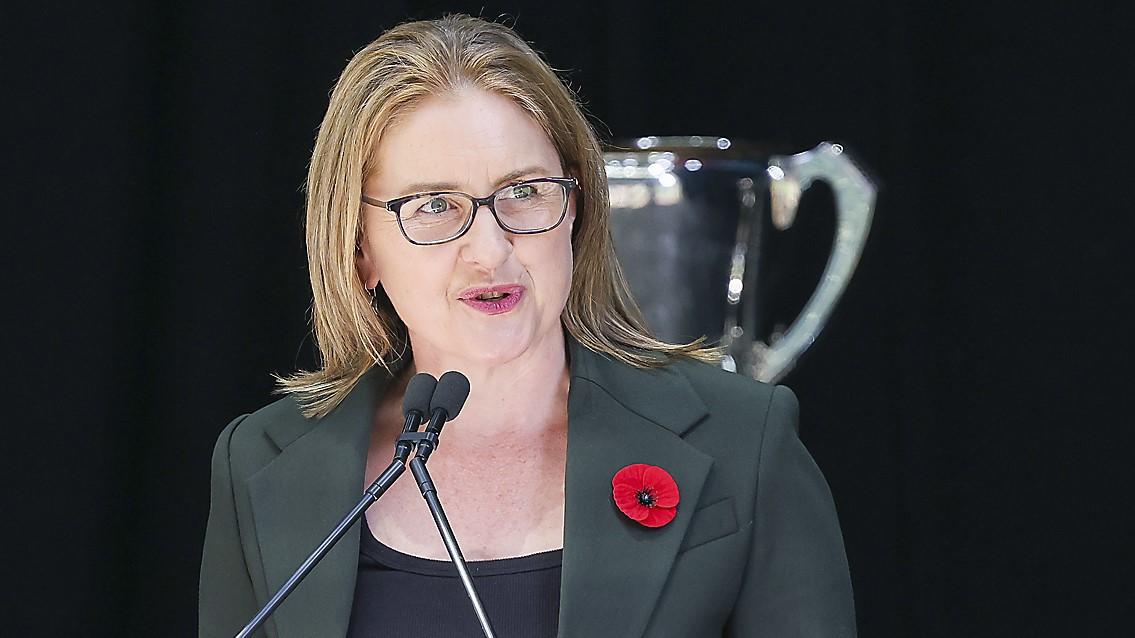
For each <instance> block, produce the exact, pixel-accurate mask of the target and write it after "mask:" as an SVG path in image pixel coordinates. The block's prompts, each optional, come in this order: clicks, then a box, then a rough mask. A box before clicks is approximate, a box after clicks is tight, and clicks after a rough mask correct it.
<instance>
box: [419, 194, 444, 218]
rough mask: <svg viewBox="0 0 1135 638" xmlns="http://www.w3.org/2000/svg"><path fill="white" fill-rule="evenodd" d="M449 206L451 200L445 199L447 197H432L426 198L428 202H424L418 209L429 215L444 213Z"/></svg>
mask: <svg viewBox="0 0 1135 638" xmlns="http://www.w3.org/2000/svg"><path fill="white" fill-rule="evenodd" d="M448 208H449V202H447V201H445V199H443V198H441V197H432V198H430V199H428V200H426V203H425V204H422V206H421V207H420V208H418V211H419V212H422V213H426V214H429V215H436V214H438V213H444V212H445V211H446V210H447V209H448Z"/></svg>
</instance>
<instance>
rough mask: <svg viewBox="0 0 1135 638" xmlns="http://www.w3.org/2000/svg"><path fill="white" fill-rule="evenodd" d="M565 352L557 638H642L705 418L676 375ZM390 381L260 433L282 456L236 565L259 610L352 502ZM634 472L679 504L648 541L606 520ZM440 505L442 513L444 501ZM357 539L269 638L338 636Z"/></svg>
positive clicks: (258, 480) (263, 477) (312, 580)
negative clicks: (690, 435) (635, 466)
mask: <svg viewBox="0 0 1135 638" xmlns="http://www.w3.org/2000/svg"><path fill="white" fill-rule="evenodd" d="M567 340H568V348H569V355H570V365H571V386H570V390H569V396H568V449H567V466H566V468H567V469H566V476H565V481H564V485H565V523H564V551H563V567H562V577H561V590H560V617H559V626H560V629H559V636H561V637H564V638H573V637H577V636H579V637H582V636H588V637H594V636H606V635H611V636H620V637H623V636H641V635H642V634H643V632H644V631H645V630H646V627H647V625H648V623H649V620H650V617H651V615H652V612H653V610H654V606H655V604H656V602H657V600H658V596H659V595H660V593H661V591H662V587H663V585H664V584H665V582H666V580H667V577H668V575H669V572H670V569H671V567H672V566H673V563H674V559H675V556H676V554H677V551H678V547H679V545H680V543H681V541H682V538H683V537H684V535H685V531H686V528H687V526H688V525H689V521H690V516H691V514H692V513H693V511H694V509H695V508H696V506H697V501H698V498H699V495H700V492H701V489H702V485H703V484H704V482H705V478H706V476H707V474H708V473H709V469H710V467H711V465H712V459H711V458H710V457H708V456H706V455H705V454H703V453H702V452H700V451H698V450H697V449H695V448H693V447H692V446H690V445H689V444H687V443H686V442H685V441H683V440H682V438H681V436H682V435H683V434H684V433H685V432H686V431H688V430H689V429H690V428H691V427H692V426H693V425H694V424H696V423H697V422H698V421H700V420H701V419H702V418H703V417H705V416H706V414H708V410H707V408H706V406H705V404H704V403H703V402H702V400H701V398H700V397H699V396H698V395H697V393H696V392H695V391H694V389H693V388H692V387H691V386H690V384H689V382H688V381H686V379H685V377H683V376H682V375H681V374H679V373H678V372H676V371H675V370H673V369H672V367H667V368H661V369H653V370H640V369H637V368H633V367H631V366H627V365H625V364H622V363H620V362H617V361H615V360H613V359H611V358H610V357H608V356H606V355H601V354H597V353H594V352H592V351H590V350H588V349H587V348H585V347H584V346H582V345H581V344H579V343H578V342H577V341H576V340H574V339H572V338H571V337H570V336H569V337H568V338H567ZM395 371H397V370H395ZM390 378H391V377H390V374H389V373H388V372H386V371H385V370H384V369H382V368H381V367H380V366H375V367H373V368H372V369H371V370H370V371H368V372H367V373H366V374H365V375H364V376H363V377H362V378H361V379H360V381H359V382H358V383H357V384H356V385H355V387H354V389H352V391H351V392H350V393H349V395H348V396H347V397H346V398H345V399H344V400H343V402H342V403H341V404H340V405H339V407H338V408H336V409H335V410H334V411H333V412H331V413H330V414H328V415H327V416H326V417H324V418H322V419H320V420H318V421H315V420H309V419H304V418H303V417H302V416H299V415H298V413H297V414H295V415H289V416H288V417H286V418H281V419H278V420H276V421H273V422H272V423H270V424H268V425H267V426H266V428H265V431H266V433H267V435H268V437H269V438H270V439H271V440H272V441H273V442H274V443H275V444H276V446H277V447H279V448H280V450H281V451H280V454H279V455H278V456H277V457H276V458H275V459H273V460H272V461H271V462H270V463H269V464H268V465H267V466H265V467H264V468H263V469H261V470H260V471H259V472H257V473H256V474H255V475H253V476H252V477H251V478H250V479H249V483H248V487H249V497H250V499H251V502H252V503H251V504H252V512H253V522H254V526H255V537H256V539H257V541H256V542H257V543H258V544H259V548H258V549H259V551H246V556H257V555H258V556H260V557H261V560H262V563H263V564H262V568H263V576H264V578H263V579H262V580H261V581H260V582H257V583H256V585H258V587H257V588H258V589H259V590H260V592H259V595H260V598H261V600H266V599H267V597H268V596H270V595H271V594H272V593H274V592H275V590H276V589H277V588H278V587H279V586H280V585H281V584H282V583H283V582H284V581H285V580H286V579H287V578H288V577H289V576H290V575H291V573H292V572H293V571H294V570H295V568H296V567H297V566H298V565H299V564H300V562H301V561H302V560H303V559H304V558H306V557H307V555H308V553H310V551H311V550H312V549H313V548H314V547H315V546H316V545H317V544H318V543H319V542H320V541H321V540H322V539H323V537H324V536H325V535H326V534H327V533H328V531H330V529H331V528H332V526H334V525H335V523H337V522H338V521H339V520H340V519H341V518H342V517H343V516H344V514H345V513H346V512H347V511H348V510H350V508H351V507H353V506H354V505H355V504H356V503H357V502H358V499H359V497H360V496H361V493H362V487H363V485H362V483H363V480H364V479H363V476H364V472H365V468H366V451H367V448H368V445H369V437H370V431H371V426H372V424H373V419H374V415H375V411H376V408H377V404H378V401H379V399H380V398H381V396H382V394H383V392H384V391H385V388H386V385H387V382H388V381H389V380H390ZM474 391H476V390H475V389H474ZM632 463H648V464H651V465H658V466H661V467H662V468H664V469H666V470H667V471H668V472H670V474H671V475H672V476H673V477H674V480H675V481H676V482H677V483H678V488H679V490H680V492H681V503H680V504H679V506H678V515H677V516H676V517H675V518H674V520H673V521H672V522H671V523H670V524H668V525H666V526H664V527H661V528H656V529H648V528H645V527H642V526H640V525H639V524H638V523H635V522H634V521H632V520H630V519H629V518H627V517H626V516H624V515H623V514H622V513H621V512H620V511H619V510H618V508H617V507H616V506H615V503H614V501H613V500H612V498H611V478H612V477H613V476H614V474H615V473H616V472H617V471H618V470H619V469H621V468H623V467H625V466H626V465H629V464H632ZM404 480H410V479H408V478H406V479H404ZM441 498H442V501H443V502H444V500H445V495H444V494H442V495H441ZM422 506H423V507H425V504H423V505H422ZM359 533H360V527H359V525H357V524H356V525H354V526H353V527H352V528H351V530H350V531H349V532H348V533H347V534H346V535H345V536H344V537H343V539H342V540H341V541H340V542H339V544H338V545H337V546H336V547H335V548H334V549H333V550H331V552H330V553H328V555H327V556H326V557H325V558H324V560H323V562H322V563H321V564H320V565H318V566H317V567H316V568H315V569H314V570H313V571H312V572H311V573H310V574H309V575H308V577H307V579H306V580H305V581H304V582H303V583H301V584H300V586H299V587H298V588H297V589H296V590H295V591H294V592H293V593H292V594H291V596H289V597H288V599H287V600H286V601H284V603H283V604H282V605H281V606H280V607H279V608H278V609H277V611H276V613H275V615H274V620H270V621H269V623H270V627H269V629H270V631H273V632H274V634H275V635H277V636H280V637H281V638H289V637H299V636H310V635H324V636H336V635H345V634H346V631H347V626H348V623H349V621H350V611H351V604H352V602H353V593H354V587H355V577H356V574H357V569H358V547H359Z"/></svg>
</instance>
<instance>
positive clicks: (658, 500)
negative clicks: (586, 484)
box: [611, 463, 678, 527]
mask: <svg viewBox="0 0 1135 638" xmlns="http://www.w3.org/2000/svg"><path fill="white" fill-rule="evenodd" d="M611 494H612V496H614V497H615V504H616V505H618V506H619V510H620V511H622V513H624V514H626V515H627V516H628V517H630V518H631V519H632V520H634V521H637V522H638V523H639V524H641V525H644V526H646V527H662V526H663V525H665V524H667V523H669V522H670V521H672V520H674V517H675V516H677V515H678V484H677V483H675V482H674V477H673V476H670V473H669V472H667V471H666V470H664V469H662V468H660V467H658V466H656V465H647V464H645V463H635V464H633V465H628V466H626V467H624V468H623V469H621V470H619V471H618V472H616V473H615V477H614V478H612V479H611Z"/></svg>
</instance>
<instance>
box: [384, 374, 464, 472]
mask: <svg viewBox="0 0 1135 638" xmlns="http://www.w3.org/2000/svg"><path fill="white" fill-rule="evenodd" d="M466 383H468V382H466ZM435 388H437V379H435V378H434V377H433V375H432V374H428V373H425V372H419V373H418V374H415V375H414V378H412V379H410V383H409V384H407V385H406V395H405V396H403V397H402V415H403V417H404V418H405V419H406V422H405V424H404V425H403V426H402V436H400V437H398V442H397V443H396V444H395V445H394V458H395V459H397V460H399V461H401V462H402V464H403V465H405V464H406V459H407V458H409V456H410V452H411V451H412V450H413V449H414V441H413V437H408V436H406V435H408V434H410V433H411V432H416V431H417V430H418V426H419V425H421V424H422V421H425V420H426V415H428V414H429V413H430V402H431V400H432V399H433V395H434V390H435ZM466 393H468V390H466Z"/></svg>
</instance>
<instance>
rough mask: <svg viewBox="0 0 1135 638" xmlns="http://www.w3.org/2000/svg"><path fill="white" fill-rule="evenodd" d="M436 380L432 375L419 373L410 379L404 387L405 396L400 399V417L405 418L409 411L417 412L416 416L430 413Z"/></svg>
mask: <svg viewBox="0 0 1135 638" xmlns="http://www.w3.org/2000/svg"><path fill="white" fill-rule="evenodd" d="M435 387H437V379H435V378H434V377H433V375H432V374H429V373H426V372H419V373H418V374H415V375H414V378H413V379H410V383H409V384H408V385H407V386H406V395H405V396H403V397H402V416H403V417H405V416H406V415H407V414H409V413H410V410H417V411H418V414H421V415H423V416H424V415H427V414H429V413H430V400H431V399H433V396H434V388H435Z"/></svg>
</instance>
